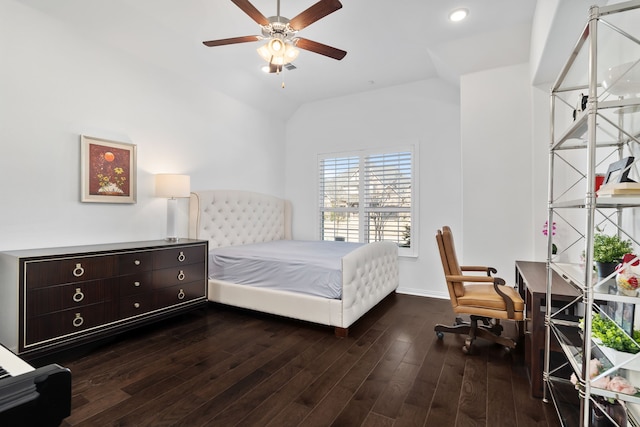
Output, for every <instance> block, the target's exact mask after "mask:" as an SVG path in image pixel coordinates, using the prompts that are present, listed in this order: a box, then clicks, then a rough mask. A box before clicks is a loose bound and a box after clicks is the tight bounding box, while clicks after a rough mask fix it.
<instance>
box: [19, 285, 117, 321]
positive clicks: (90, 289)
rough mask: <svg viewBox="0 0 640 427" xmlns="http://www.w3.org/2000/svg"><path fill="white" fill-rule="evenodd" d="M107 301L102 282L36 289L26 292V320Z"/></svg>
mask: <svg viewBox="0 0 640 427" xmlns="http://www.w3.org/2000/svg"><path fill="white" fill-rule="evenodd" d="M105 300H109V298H108V297H105V283H104V281H103V280H92V281H88V282H78V283H74V284H69V285H60V286H53V287H49V288H36V289H32V290H29V291H28V295H27V318H32V317H36V316H41V315H43V314H48V313H52V312H56V311H61V310H66V309H68V308H72V307H83V306H86V305H91V304H96V303H100V302H103V301H105Z"/></svg>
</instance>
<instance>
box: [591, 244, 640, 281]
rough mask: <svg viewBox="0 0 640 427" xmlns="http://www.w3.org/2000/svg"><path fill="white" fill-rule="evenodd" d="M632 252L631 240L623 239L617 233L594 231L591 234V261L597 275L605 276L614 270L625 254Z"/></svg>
mask: <svg viewBox="0 0 640 427" xmlns="http://www.w3.org/2000/svg"><path fill="white" fill-rule="evenodd" d="M631 252H633V246H632V244H631V240H623V239H621V238H620V237H619V236H618V235H613V236H610V235H608V234H602V233H596V234H595V235H594V236H593V261H594V262H595V263H596V267H597V269H598V276H599V277H607V276H609V275H610V274H612V273H613V272H614V271H615V268H616V265H618V264H619V263H620V261H621V260H622V258H623V257H624V256H625V254H628V253H631Z"/></svg>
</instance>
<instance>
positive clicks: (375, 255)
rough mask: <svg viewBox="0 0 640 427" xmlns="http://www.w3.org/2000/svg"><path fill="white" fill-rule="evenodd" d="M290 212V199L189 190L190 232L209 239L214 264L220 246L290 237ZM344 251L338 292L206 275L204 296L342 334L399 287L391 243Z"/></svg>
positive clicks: (251, 244) (247, 192)
mask: <svg viewBox="0 0 640 427" xmlns="http://www.w3.org/2000/svg"><path fill="white" fill-rule="evenodd" d="M291 215H292V212H291V204H290V202H289V201H287V200H284V199H281V198H278V197H274V196H271V195H267V194H261V193H255V192H250V191H233V190H205V191H196V192H193V193H191V198H190V201H189V237H190V238H193V239H201V240H208V241H209V249H210V251H211V252H212V253H211V254H210V265H213V264H214V263H213V262H211V261H212V259H213V258H212V257H213V256H214V252H215V251H216V250H219V249H224V248H229V249H234V250H235V249H236V248H237V247H239V246H240V245H243V246H246V247H250V246H253V245H260V244H262V243H268V242H275V243H277V242H279V241H286V240H292V236H291ZM294 242H296V241H294ZM326 243H329V242H326ZM330 243H331V244H334V245H335V244H338V245H339V244H343V243H345V242H330ZM272 252H273V251H272ZM347 252H348V253H346V254H344V255H343V256H341V258H339V259H338V261H337V262H338V264H339V269H340V272H339V276H340V279H339V280H340V285H339V286H340V289H339V290H338V294H339V297H336V296H334V297H326V296H318V295H313V294H309V293H301V292H298V291H295V290H292V289H293V288H294V287H295V286H294V285H295V283H284V285H285V290H283V289H278V288H274V287H272V286H271V285H269V286H260V284H259V283H257V284H256V283H254V284H253V285H246V284H241V283H237V282H238V281H236V280H233V281H227V280H221V279H217V278H215V277H214V275H212V274H210V276H209V280H208V294H207V298H208V299H209V301H212V302H216V303H221V304H227V305H231V306H236V307H242V308H246V309H250V310H256V311H260V312H264V313H270V314H275V315H279V316H285V317H289V318H293V319H298V320H303V321H307V322H313V323H317V324H322V325H326V326H330V327H333V328H334V329H335V334H336V336H340V337H346V336H347V335H348V330H349V327H350V326H351V325H352V324H353V323H354V322H355V321H356V320H358V319H359V318H360V317H362V315H364V314H365V313H366V312H367V311H369V310H370V309H371V308H372V307H374V306H375V305H376V304H378V303H379V302H380V301H381V300H382V299H384V298H385V297H386V296H387V295H389V294H390V293H392V292H394V291H395V289H396V288H397V287H398V247H397V245H396V244H395V243H393V242H387V241H383V242H373V243H367V244H361V245H355V246H354V248H353V250H350V251H347ZM267 270H268V268H267V269H263V270H260V271H267ZM210 273H211V268H210ZM266 280H267V279H265V281H266ZM282 280H283V281H285V280H290V279H282Z"/></svg>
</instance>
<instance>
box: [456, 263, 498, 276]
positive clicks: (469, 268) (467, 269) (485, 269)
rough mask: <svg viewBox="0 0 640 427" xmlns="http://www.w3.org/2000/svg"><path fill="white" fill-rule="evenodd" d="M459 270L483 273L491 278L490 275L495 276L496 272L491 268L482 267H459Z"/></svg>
mask: <svg viewBox="0 0 640 427" xmlns="http://www.w3.org/2000/svg"><path fill="white" fill-rule="evenodd" d="M460 270H462V271H484V272H486V273H487V276H491V274H496V273H497V272H498V270H496V269H495V268H493V267H485V266H484V265H462V266H460Z"/></svg>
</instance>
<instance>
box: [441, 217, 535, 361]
mask: <svg viewBox="0 0 640 427" xmlns="http://www.w3.org/2000/svg"><path fill="white" fill-rule="evenodd" d="M436 240H437V242H438V248H439V249H440V258H441V260H442V268H443V269H444V276H445V279H446V281H447V288H448V289H449V296H450V298H451V306H452V307H453V311H454V313H455V314H456V321H455V324H454V325H453V326H447V325H440V324H439V325H436V326H435V328H434V330H435V332H436V335H437V336H438V338H439V339H442V338H443V337H444V333H453V334H465V335H468V337H467V338H466V339H465V344H464V347H462V351H463V352H464V353H466V354H469V353H470V352H471V346H472V344H473V341H474V340H475V339H476V337H480V338H484V339H486V340H489V341H493V342H495V343H498V344H501V345H503V346H505V347H507V348H515V346H516V341H515V340H513V339H511V338H505V337H502V336H500V334H501V333H502V325H500V320H501V319H508V320H514V321H522V320H523V319H524V301H523V300H522V298H521V297H520V295H519V294H518V292H517V291H516V290H515V289H514V288H512V287H509V286H505V281H504V280H503V279H501V278H499V277H492V276H491V274H494V273H496V269H494V268H492V267H484V266H461V265H459V264H458V258H457V256H456V250H455V247H454V244H453V234H452V233H451V229H450V228H449V227H447V226H444V227H442V230H438V232H437V234H436ZM467 271H469V272H475V273H479V272H484V273H486V275H484V276H483V275H479V274H475V275H474V274H464V272H467ZM462 314H466V315H469V316H470V319H471V320H470V321H469V322H465V321H463V320H462V318H461V317H459V316H458V315H462ZM478 322H481V324H478ZM519 326H521V325H519ZM518 329H519V330H520V331H522V328H521V327H519V328H518Z"/></svg>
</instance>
